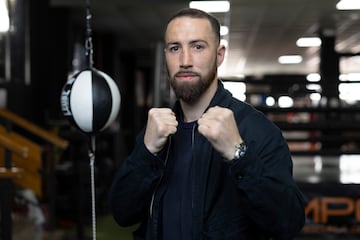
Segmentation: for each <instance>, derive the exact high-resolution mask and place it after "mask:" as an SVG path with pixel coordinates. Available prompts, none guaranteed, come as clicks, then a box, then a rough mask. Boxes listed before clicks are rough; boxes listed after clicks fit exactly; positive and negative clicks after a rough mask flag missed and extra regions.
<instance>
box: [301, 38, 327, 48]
mask: <svg viewBox="0 0 360 240" xmlns="http://www.w3.org/2000/svg"><path fill="white" fill-rule="evenodd" d="M320 45H321V39H320V38H318V37H302V38H299V39H298V40H297V41H296V46H298V47H318V46H320Z"/></svg>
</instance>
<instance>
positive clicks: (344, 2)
mask: <svg viewBox="0 0 360 240" xmlns="http://www.w3.org/2000/svg"><path fill="white" fill-rule="evenodd" d="M336 9H338V10H359V9H360V1H359V0H340V1H339V2H338V3H337V4H336Z"/></svg>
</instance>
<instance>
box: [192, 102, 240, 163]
mask: <svg viewBox="0 0 360 240" xmlns="http://www.w3.org/2000/svg"><path fill="white" fill-rule="evenodd" d="M198 125H199V126H198V131H199V132H200V134H202V135H203V136H204V137H205V138H206V139H207V140H208V141H209V142H210V143H211V144H212V146H213V147H214V148H215V149H216V150H217V151H218V152H219V153H220V154H221V155H222V156H223V157H224V158H225V159H227V160H231V159H233V158H234V154H235V146H236V145H237V144H240V143H242V142H243V140H242V138H241V136H240V134H239V130H238V127H237V125H236V121H235V118H234V114H233V112H232V111H231V110H230V109H227V108H223V107H212V108H209V109H208V111H206V112H205V113H204V114H203V115H202V116H201V117H200V119H199V120H198Z"/></svg>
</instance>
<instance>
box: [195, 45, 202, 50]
mask: <svg viewBox="0 0 360 240" xmlns="http://www.w3.org/2000/svg"><path fill="white" fill-rule="evenodd" d="M194 48H195V49H196V50H201V49H203V48H204V46H203V45H201V44H195V45H194Z"/></svg>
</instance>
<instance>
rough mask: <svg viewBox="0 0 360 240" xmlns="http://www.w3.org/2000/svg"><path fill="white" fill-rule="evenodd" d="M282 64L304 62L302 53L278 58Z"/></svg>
mask: <svg viewBox="0 0 360 240" xmlns="http://www.w3.org/2000/svg"><path fill="white" fill-rule="evenodd" d="M278 61H279V63H281V64H297V63H301V62H302V57H301V56H300V55H283V56H280V57H279V59H278Z"/></svg>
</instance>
